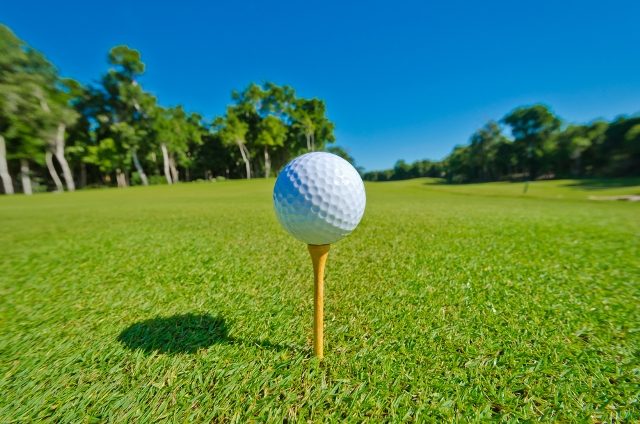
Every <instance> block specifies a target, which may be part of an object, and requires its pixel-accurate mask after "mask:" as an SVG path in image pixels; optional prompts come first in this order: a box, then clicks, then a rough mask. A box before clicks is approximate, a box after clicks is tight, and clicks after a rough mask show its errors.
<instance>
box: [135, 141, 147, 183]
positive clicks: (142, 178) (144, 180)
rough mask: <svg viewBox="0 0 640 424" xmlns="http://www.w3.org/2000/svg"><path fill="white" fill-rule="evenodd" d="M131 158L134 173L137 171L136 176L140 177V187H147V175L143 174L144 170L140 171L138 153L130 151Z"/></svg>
mask: <svg viewBox="0 0 640 424" xmlns="http://www.w3.org/2000/svg"><path fill="white" fill-rule="evenodd" d="M131 158H132V159H133V165H134V166H135V167H136V171H138V175H140V179H141V180H142V185H146V186H148V185H149V180H148V179H147V174H145V173H144V169H142V165H140V161H139V160H138V152H136V151H135V150H131Z"/></svg>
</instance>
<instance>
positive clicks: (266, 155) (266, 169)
mask: <svg viewBox="0 0 640 424" xmlns="http://www.w3.org/2000/svg"><path fill="white" fill-rule="evenodd" d="M270 173H271V158H270V157H269V149H267V146H264V177H265V178H269V174H270Z"/></svg>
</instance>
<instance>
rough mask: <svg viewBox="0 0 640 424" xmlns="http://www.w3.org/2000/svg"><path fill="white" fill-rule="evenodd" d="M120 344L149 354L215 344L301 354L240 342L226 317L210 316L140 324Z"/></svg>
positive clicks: (124, 333)
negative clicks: (231, 331) (232, 334)
mask: <svg viewBox="0 0 640 424" xmlns="http://www.w3.org/2000/svg"><path fill="white" fill-rule="evenodd" d="M118 341H119V342H120V343H122V344H123V345H124V346H125V347H127V348H129V349H131V350H136V349H140V350H142V351H143V352H145V353H148V354H152V353H165V354H169V355H171V354H180V353H196V352H197V351H198V350H199V349H203V348H207V347H210V346H212V345H214V344H219V343H224V344H235V345H243V346H258V347H262V348H265V349H272V350H278V351H281V350H292V351H299V349H297V348H295V347H294V346H288V345H280V344H274V343H271V342H269V341H265V340H256V341H248V340H240V339H237V338H234V337H231V336H229V327H228V326H227V323H226V321H225V320H224V318H221V317H214V316H211V315H209V314H180V315H173V316H170V317H157V318H152V319H148V320H145V321H140V322H136V323H135V324H132V325H130V326H129V327H127V328H126V329H124V330H123V331H122V333H120V335H119V336H118Z"/></svg>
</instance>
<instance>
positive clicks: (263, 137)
mask: <svg viewBox="0 0 640 424" xmlns="http://www.w3.org/2000/svg"><path fill="white" fill-rule="evenodd" d="M286 138H287V127H286V126H285V125H284V123H283V122H282V121H281V120H280V119H279V118H277V117H275V116H273V115H269V116H267V117H265V118H263V119H262V120H261V121H260V122H259V124H258V135H257V137H256V141H255V144H256V146H261V147H262V148H263V149H264V177H265V178H269V174H270V172H271V159H270V157H269V149H270V148H273V147H281V146H283V145H284V141H285V139H286Z"/></svg>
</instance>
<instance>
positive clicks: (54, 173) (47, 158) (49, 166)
mask: <svg viewBox="0 0 640 424" xmlns="http://www.w3.org/2000/svg"><path fill="white" fill-rule="evenodd" d="M44 160H45V162H46V163H47V169H48V170H49V175H51V179H52V180H53V182H54V184H55V185H56V191H57V192H63V191H64V187H63V186H62V181H60V177H59V176H58V171H56V167H55V166H53V153H51V151H50V150H47V153H45V155H44Z"/></svg>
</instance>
